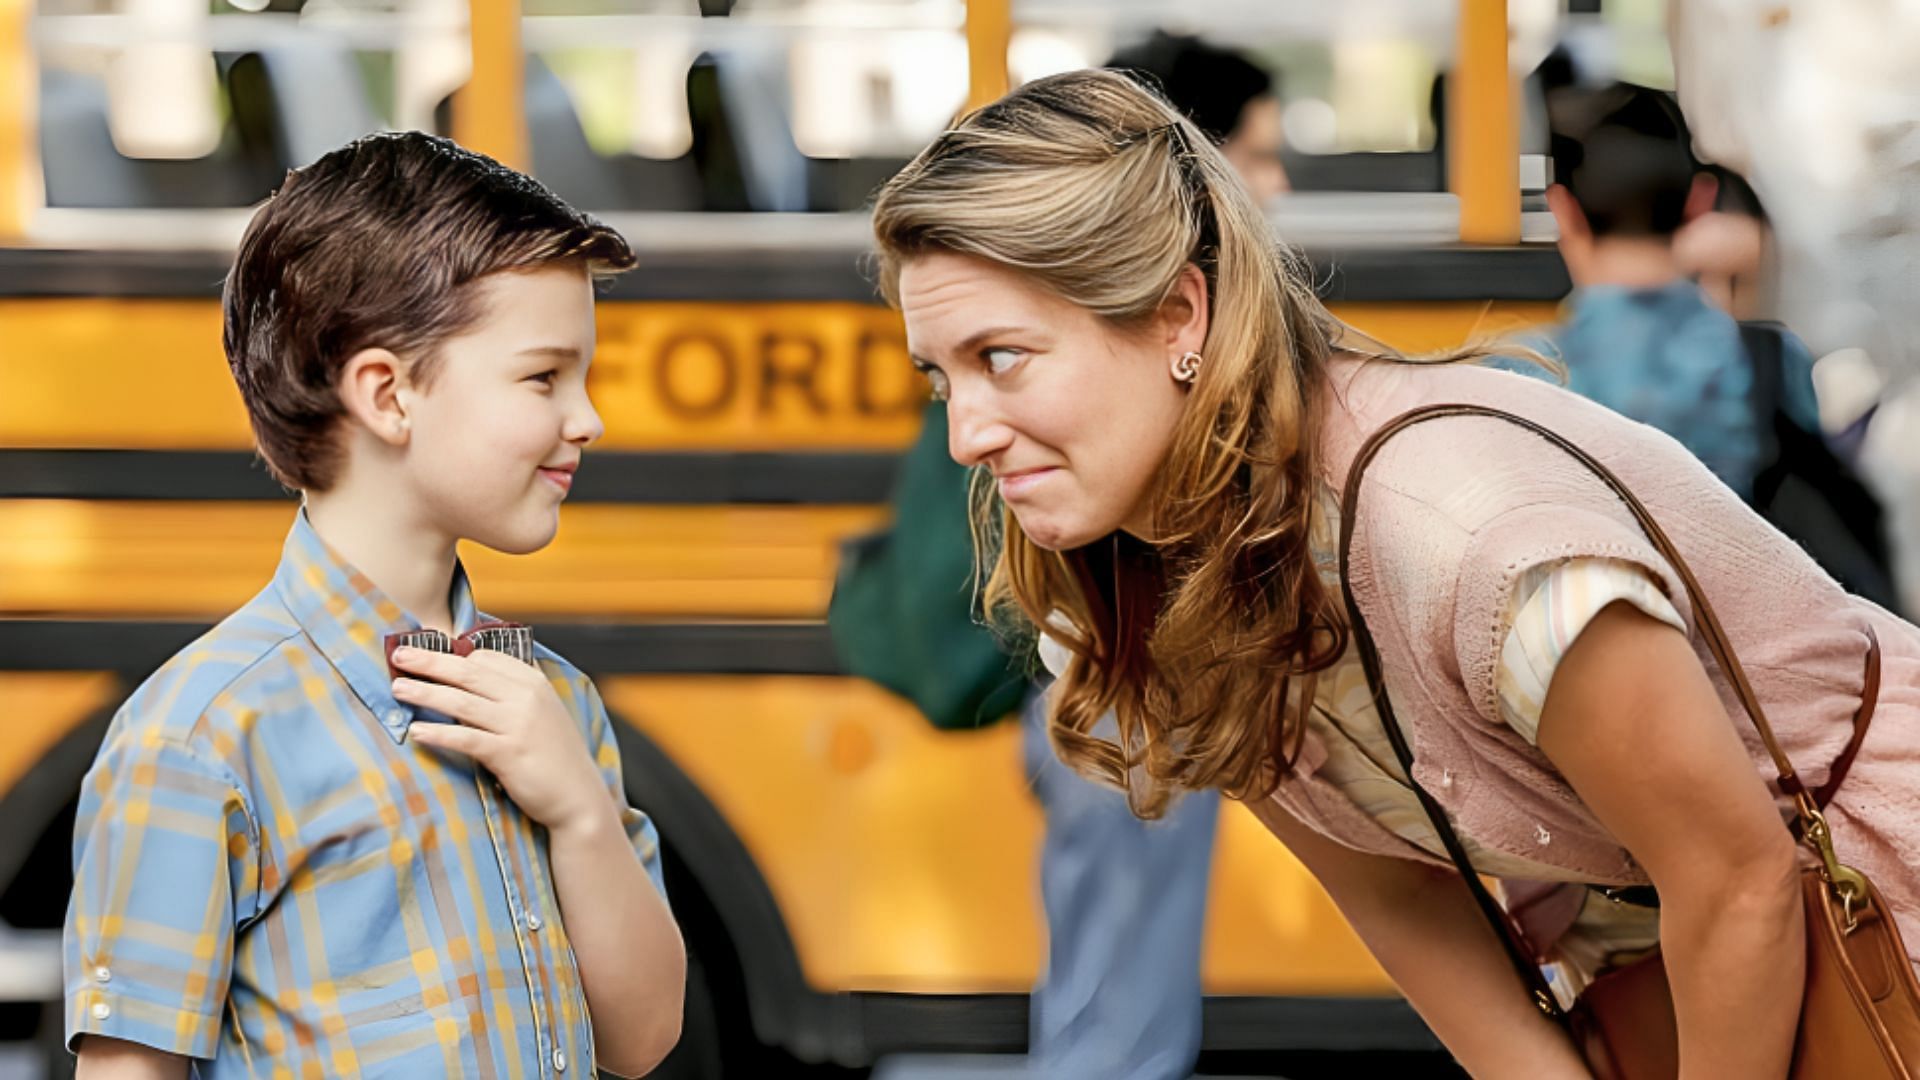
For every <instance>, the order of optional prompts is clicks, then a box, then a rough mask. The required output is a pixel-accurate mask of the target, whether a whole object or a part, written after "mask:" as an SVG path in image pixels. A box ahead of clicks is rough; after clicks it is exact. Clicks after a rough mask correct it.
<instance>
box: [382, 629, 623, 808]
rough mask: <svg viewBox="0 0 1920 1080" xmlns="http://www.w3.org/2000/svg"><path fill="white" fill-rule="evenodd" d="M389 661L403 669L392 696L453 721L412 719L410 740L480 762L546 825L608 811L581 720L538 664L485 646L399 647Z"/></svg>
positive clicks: (608, 798)
mask: <svg viewBox="0 0 1920 1080" xmlns="http://www.w3.org/2000/svg"><path fill="white" fill-rule="evenodd" d="M393 664H394V666H395V667H397V668H399V669H400V670H401V671H403V672H406V675H404V676H402V677H401V678H398V679H395V680H394V682H393V696H394V697H395V698H396V699H398V700H399V701H400V702H401V703H402V704H405V705H412V706H416V707H425V708H429V709H433V710H434V711H436V712H440V713H444V714H445V715H447V716H450V717H452V718H454V719H455V720H458V721H459V724H457V725H454V724H425V723H416V724H414V725H413V726H412V727H410V728H409V729H408V736H407V737H408V738H409V739H410V740H412V741H414V742H417V743H419V744H421V745H423V746H428V747H432V748H434V749H436V750H452V751H455V752H457V753H462V754H466V755H467V756H468V757H471V758H473V759H474V760H475V761H477V762H479V763H480V764H481V765H484V766H486V768H487V770H488V771H489V772H491V773H493V775H494V778H495V779H497V780H499V781H500V784H501V786H502V787H504V788H506V790H507V794H508V796H509V797H511V798H512V799H513V801H514V804H515V805H517V806H518V807H519V808H520V811H521V813H524V814H526V815H527V816H528V817H530V818H532V819H533V820H535V821H537V822H539V823H540V824H541V825H544V826H546V827H547V829H548V830H549V831H550V832H562V831H566V830H569V829H572V828H574V827H575V826H578V825H584V824H591V823H595V822H596V819H598V818H600V817H604V816H605V815H607V814H610V813H613V812H614V806H613V799H612V797H611V795H610V794H609V793H608V791H607V788H606V784H605V782H604V781H603V780H602V779H601V776H600V771H599V769H598V768H596V767H595V765H594V763H593V758H592V756H591V755H590V754H589V753H588V752H587V744H586V740H585V739H584V738H582V737H581V734H580V725H579V724H578V722H577V721H575V719H574V717H573V714H571V713H569V712H568V711H567V707H566V705H565V704H564V703H563V702H562V701H561V700H560V695H559V694H557V693H555V692H554V689H553V684H552V683H549V682H548V681H547V677H546V674H545V673H544V672H543V671H542V670H541V669H540V668H538V667H535V666H533V665H530V664H526V663H522V662H521V661H519V660H516V659H514V658H512V657H510V656H507V655H505V654H503V653H496V652H490V651H488V650H484V649H482V650H478V651H475V652H474V653H472V654H471V655H469V656H453V655H451V654H447V653H436V652H430V651H426V650H422V649H399V650H396V651H395V652H394V654H393Z"/></svg>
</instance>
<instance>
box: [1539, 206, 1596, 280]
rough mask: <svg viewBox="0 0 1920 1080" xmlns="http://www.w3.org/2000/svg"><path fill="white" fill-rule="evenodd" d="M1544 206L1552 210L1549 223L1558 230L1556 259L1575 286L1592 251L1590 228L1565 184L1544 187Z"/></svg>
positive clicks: (1583, 213)
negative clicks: (1560, 262) (1557, 254)
mask: <svg viewBox="0 0 1920 1080" xmlns="http://www.w3.org/2000/svg"><path fill="white" fill-rule="evenodd" d="M1547 209H1549V210H1552V211H1553V224H1554V226H1555V227H1556V228H1557V229H1558V230H1559V232H1560V241H1559V244H1560V259H1561V261H1562V262H1565V263H1566V264H1567V273H1568V275H1569V276H1571V277H1572V278H1573V283H1574V284H1575V285H1579V284H1582V283H1583V281H1584V280H1585V275H1586V268H1587V255H1588V253H1589V252H1591V251H1592V250H1593V228H1592V227H1591V226H1589V225H1588V224H1587V215H1586V212H1585V211H1583V210H1581V209H1580V203H1579V201H1578V200H1576V199H1575V198H1574V197H1573V192H1571V191H1568V190H1567V186H1566V185H1565V184H1549V185H1548V186H1547Z"/></svg>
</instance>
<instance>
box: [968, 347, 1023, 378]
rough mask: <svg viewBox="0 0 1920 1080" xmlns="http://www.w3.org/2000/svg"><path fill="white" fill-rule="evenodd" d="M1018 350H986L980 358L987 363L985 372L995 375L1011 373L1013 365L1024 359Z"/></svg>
mask: <svg viewBox="0 0 1920 1080" xmlns="http://www.w3.org/2000/svg"><path fill="white" fill-rule="evenodd" d="M1026 355H1027V354H1026V353H1023V352H1021V351H1020V350H1019V349H988V350H986V351H985V352H983V353H981V354H980V356H981V358H982V359H984V360H985V361H986V362H987V370H988V371H991V372H993V373H994V374H995V375H1004V374H1006V373H1007V372H1009V371H1012V370H1013V368H1014V365H1016V364H1018V363H1019V362H1020V361H1021V360H1022V359H1024V358H1025V357H1026Z"/></svg>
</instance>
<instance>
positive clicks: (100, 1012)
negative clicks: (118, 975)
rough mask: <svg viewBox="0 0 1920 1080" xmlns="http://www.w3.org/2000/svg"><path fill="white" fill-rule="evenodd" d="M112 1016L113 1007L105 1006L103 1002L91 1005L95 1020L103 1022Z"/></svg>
mask: <svg viewBox="0 0 1920 1080" xmlns="http://www.w3.org/2000/svg"><path fill="white" fill-rule="evenodd" d="M112 1015H113V1006H111V1005H109V1004H107V1003H106V1002H104V1001H96V1002H94V1003H93V1018H94V1019H95V1020H105V1019H106V1018H107V1017H109V1016H112Z"/></svg>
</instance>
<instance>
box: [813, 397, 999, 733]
mask: <svg viewBox="0 0 1920 1080" xmlns="http://www.w3.org/2000/svg"><path fill="white" fill-rule="evenodd" d="M893 510H894V520H893V524H892V525H891V526H890V527H888V528H886V529H884V530H881V531H879V532H875V533H870V534H868V535H866V536H861V537H856V538H855V539H853V540H849V541H847V542H846V543H845V544H843V545H842V546H841V549H840V574H839V578H838V580H837V581H836V582H835V583H834V588H833V602H832V604H831V606H830V607H829V609H828V613H827V627H828V630H829V631H830V632H831V633H832V635H833V644H834V649H835V651H836V652H838V654H839V656H840V663H841V665H842V666H844V667H845V668H846V669H847V670H848V671H849V672H851V673H853V674H855V675H858V676H860V677H862V678H866V679H871V680H873V681H874V682H876V683H879V684H880V685H881V686H884V687H886V688H887V689H889V690H892V691H893V692H894V693H897V694H899V695H901V696H903V697H905V698H907V699H908V700H910V701H912V702H913V703H914V704H915V705H917V706H919V707H920V711H921V712H922V713H924V714H926V717H927V719H928V720H929V721H931V722H932V723H933V726H934V727H937V728H941V729H946V730H952V729H965V728H976V727H980V726H982V725H983V724H989V723H992V722H993V721H995V720H998V719H999V718H1000V717H1002V716H1005V715H1006V714H1008V713H1010V712H1012V711H1013V710H1014V709H1016V708H1018V707H1019V705H1020V701H1021V699H1022V698H1023V697H1025V695H1026V692H1027V687H1028V683H1029V679H1028V672H1030V671H1032V670H1033V666H1032V658H1031V657H1030V656H1019V657H1015V656H1009V655H1007V654H1006V653H1005V652H1003V651H1002V650H1001V648H1000V642H999V639H998V638H997V637H995V635H994V634H993V632H992V631H991V630H988V629H987V628H986V627H984V626H982V625H981V624H980V623H979V622H977V621H976V620H975V618H974V608H973V603H974V588H973V573H974V570H973V540H972V534H971V533H970V531H969V529H968V525H967V471H966V470H965V469H964V468H962V467H960V466H959V465H957V464H955V463H954V461H953V459H951V458H949V457H948V456H947V410H946V407H945V406H944V405H941V404H938V403H935V404H933V405H932V406H930V407H929V408H928V409H927V414H926V422H925V425H924V426H923V427H922V428H921V431H920V438H919V439H918V441H916V442H915V443H914V444H913V448H912V449H910V450H909V451H907V454H906V456H905V457H904V458H902V459H901V463H900V473H899V475H898V476H897V477H896V478H895V481H894V492H893Z"/></svg>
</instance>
